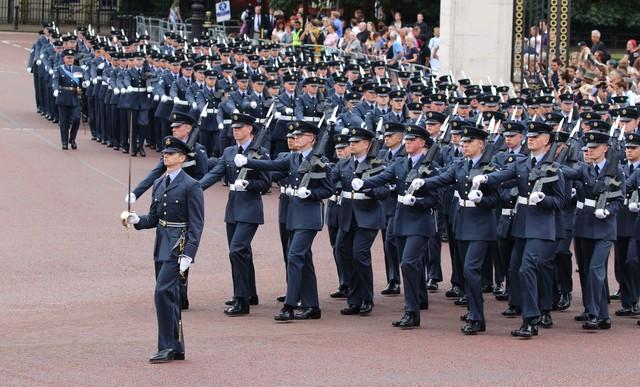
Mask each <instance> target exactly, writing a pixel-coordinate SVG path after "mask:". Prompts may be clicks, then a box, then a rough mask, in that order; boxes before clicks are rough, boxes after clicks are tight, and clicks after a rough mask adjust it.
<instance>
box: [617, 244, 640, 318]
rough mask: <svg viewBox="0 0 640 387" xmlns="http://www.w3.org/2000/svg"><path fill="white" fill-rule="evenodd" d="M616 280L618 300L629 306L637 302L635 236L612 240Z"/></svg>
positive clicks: (626, 306)
mask: <svg viewBox="0 0 640 387" xmlns="http://www.w3.org/2000/svg"><path fill="white" fill-rule="evenodd" d="M613 246H614V251H615V272H616V280H617V281H618V283H619V284H620V302H621V303H622V306H623V307H625V308H630V307H632V306H633V305H634V304H636V303H637V302H638V296H639V295H638V285H639V284H638V279H639V278H638V275H640V271H639V269H640V268H639V265H638V254H637V251H638V250H637V246H636V240H635V238H630V237H618V239H617V240H616V241H615V242H613Z"/></svg>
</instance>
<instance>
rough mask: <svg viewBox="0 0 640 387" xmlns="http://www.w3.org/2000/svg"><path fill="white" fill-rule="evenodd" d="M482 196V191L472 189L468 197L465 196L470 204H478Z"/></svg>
mask: <svg viewBox="0 0 640 387" xmlns="http://www.w3.org/2000/svg"><path fill="white" fill-rule="evenodd" d="M482 195H483V194H482V191H480V190H479V189H473V190H471V191H469V195H467V197H468V198H469V200H471V201H472V202H474V203H476V204H478V203H480V201H481V200H482Z"/></svg>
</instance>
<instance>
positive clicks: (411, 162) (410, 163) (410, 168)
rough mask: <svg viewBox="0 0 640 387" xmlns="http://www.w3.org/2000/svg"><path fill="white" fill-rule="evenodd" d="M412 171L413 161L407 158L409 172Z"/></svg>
mask: <svg viewBox="0 0 640 387" xmlns="http://www.w3.org/2000/svg"><path fill="white" fill-rule="evenodd" d="M412 169H413V159H412V158H411V157H409V170H412Z"/></svg>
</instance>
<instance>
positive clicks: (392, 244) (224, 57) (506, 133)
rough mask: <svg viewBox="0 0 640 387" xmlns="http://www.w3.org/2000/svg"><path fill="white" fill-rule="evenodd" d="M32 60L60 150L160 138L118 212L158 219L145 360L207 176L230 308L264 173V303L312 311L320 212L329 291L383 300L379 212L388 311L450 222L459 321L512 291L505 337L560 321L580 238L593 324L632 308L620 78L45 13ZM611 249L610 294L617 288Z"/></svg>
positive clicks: (432, 263) (40, 101) (179, 304)
mask: <svg viewBox="0 0 640 387" xmlns="http://www.w3.org/2000/svg"><path fill="white" fill-rule="evenodd" d="M27 70H28V71H29V72H30V73H32V74H33V79H34V90H35V100H36V107H37V111H38V112H39V113H40V114H42V115H43V116H44V117H46V118H47V119H48V120H49V121H51V122H55V123H58V124H59V127H60V134H61V146H62V149H64V150H67V149H68V148H69V147H71V148H72V149H77V146H78V144H77V141H76V140H77V132H78V129H79V127H80V125H81V123H86V125H87V126H88V127H89V130H90V133H91V139H92V140H94V141H96V142H99V143H101V144H104V145H105V146H106V147H109V148H112V149H113V150H115V151H121V152H123V153H130V155H129V156H130V157H133V156H141V157H145V156H146V152H147V151H149V150H155V151H157V152H164V153H163V155H162V158H161V160H160V162H159V163H158V165H157V166H156V167H155V168H154V169H153V170H152V171H151V172H150V173H149V175H148V176H147V177H146V178H145V179H143V180H142V181H141V182H140V183H139V184H138V185H137V186H136V187H135V189H133V191H132V192H131V193H129V194H128V195H127V197H126V201H127V203H128V204H132V203H134V202H135V201H136V200H137V199H138V198H139V197H140V196H141V195H143V193H144V192H146V191H147V190H148V189H149V188H152V187H153V193H152V195H153V200H152V206H151V209H150V213H149V215H145V216H138V215H136V214H135V213H128V214H127V216H125V217H123V222H124V224H131V225H135V228H137V229H143V228H154V227H155V228H156V229H157V231H156V246H155V252H154V257H155V261H156V279H157V286H156V307H157V311H158V324H159V325H158V326H159V339H158V352H157V353H156V354H154V355H153V357H152V358H151V361H152V362H164V361H169V360H173V359H184V341H183V335H182V318H181V313H180V310H181V309H182V310H184V309H188V308H189V300H188V291H187V289H188V273H189V266H190V264H191V263H193V260H194V258H195V252H196V250H197V246H198V243H199V240H200V234H201V232H202V228H203V222H204V220H203V216H202V213H203V206H204V204H203V201H202V190H205V189H207V188H209V187H211V186H212V185H214V184H215V183H217V182H221V183H222V185H224V186H225V187H227V188H226V189H229V196H228V201H227V206H226V209H225V215H224V222H225V224H226V231H227V239H228V250H229V254H228V255H229V260H230V263H231V272H232V278H233V296H232V297H231V298H230V299H229V300H228V301H227V302H226V304H227V305H228V307H227V308H226V309H225V311H224V313H225V314H227V315H229V316H240V315H247V314H249V313H250V306H254V305H258V304H259V298H258V291H257V284H256V275H255V268H254V262H253V259H254V254H253V251H252V246H251V241H252V239H253V237H254V236H255V234H256V232H257V230H258V226H259V225H261V224H263V223H264V211H263V203H262V196H263V195H265V194H267V193H268V192H271V187H272V185H273V183H274V182H275V183H276V184H277V186H278V188H279V193H280V197H279V203H280V204H279V209H278V221H279V224H280V229H279V231H280V239H281V245H282V254H283V259H284V263H285V273H286V295H284V296H281V297H278V301H279V302H282V303H283V306H282V309H281V310H280V312H279V313H277V314H276V315H275V316H274V319H275V320H276V321H291V320H305V319H319V318H321V315H322V314H321V305H320V301H321V299H322V297H320V295H319V293H318V287H317V282H316V273H315V268H314V264H313V254H312V246H313V241H314V240H315V239H316V237H318V235H319V231H321V230H322V228H323V227H324V225H325V224H326V225H327V228H328V233H329V240H330V243H331V246H332V252H333V257H332V258H333V259H334V260H335V264H336V271H337V278H336V284H337V289H336V290H335V291H334V292H333V293H331V294H330V297H332V298H339V299H344V300H345V306H344V308H343V309H342V310H341V311H340V313H342V314H344V315H368V314H370V313H372V312H373V310H374V301H375V300H374V299H375V296H374V295H375V293H376V291H375V290H374V281H373V278H374V276H373V270H372V267H373V261H374V260H376V259H382V257H378V256H377V255H376V254H375V253H373V252H372V249H371V247H372V245H373V243H374V241H375V239H376V238H377V236H378V234H379V231H380V235H381V238H382V242H383V247H384V248H383V255H384V264H385V269H386V283H385V284H384V287H383V289H382V290H381V292H380V293H381V294H382V295H386V296H391V295H397V294H400V293H401V289H403V291H404V300H405V305H404V306H405V313H404V314H403V316H401V318H400V319H398V320H394V321H393V322H392V324H393V326H395V327H399V328H411V327H417V326H420V323H421V311H422V310H426V309H428V308H429V300H428V299H429V292H432V293H433V292H437V291H438V284H439V282H442V281H443V280H444V278H443V275H442V269H441V256H440V254H441V249H442V242H443V241H444V242H447V248H448V251H449V255H450V258H451V267H452V272H451V277H450V278H448V281H449V282H450V283H451V286H450V287H449V288H448V289H447V290H446V292H445V296H446V297H447V298H451V299H452V300H453V302H454V303H455V304H456V305H460V306H463V307H465V308H466V312H465V313H463V314H462V315H461V316H460V318H461V320H463V322H464V324H463V326H462V327H461V330H462V332H463V333H464V334H468V335H472V334H477V333H479V332H484V331H485V330H486V329H487V323H486V317H485V313H484V308H483V297H484V296H483V294H486V293H493V295H494V296H495V298H496V299H497V300H501V301H506V302H507V303H506V308H505V310H504V312H502V315H504V316H505V317H520V318H521V319H522V322H521V324H520V325H519V326H518V327H515V329H514V330H513V331H512V332H511V334H512V335H513V336H515V337H521V338H531V337H533V336H537V335H538V334H539V331H538V328H552V327H553V326H554V323H553V319H552V312H554V311H564V310H567V309H568V308H570V306H571V305H572V300H573V297H572V294H573V287H574V286H573V281H572V274H573V271H574V266H573V261H574V260H573V257H574V256H575V262H576V266H577V269H578V271H579V278H580V288H581V294H582V302H583V305H582V308H581V309H582V310H581V313H580V314H578V315H577V316H576V317H575V320H576V321H579V322H581V323H582V327H583V328H584V329H587V330H598V329H609V328H610V327H611V318H610V316H609V313H608V303H609V300H610V299H618V298H619V299H620V302H621V304H622V307H621V308H620V309H618V310H616V311H615V315H616V316H638V315H640V306H639V305H638V298H639V297H640V285H639V282H640V264H639V261H638V253H637V252H638V241H639V240H640V238H639V237H640V235H639V233H640V224H639V222H638V215H637V213H638V212H639V210H640V204H639V200H638V190H639V188H640V177H639V176H638V173H640V172H638V166H639V165H640V135H639V133H638V123H639V121H640V113H639V110H638V108H637V107H636V106H635V102H634V101H630V100H629V99H628V98H627V97H626V96H622V95H608V96H607V99H606V100H600V99H598V100H597V101H596V100H591V99H585V98H582V97H581V96H580V95H578V94H572V93H564V94H561V95H558V94H557V92H556V91H555V90H553V89H552V88H548V87H546V86H545V87H532V88H529V87H528V86H527V87H526V88H521V89H519V90H514V89H512V88H510V87H509V86H505V85H500V86H498V85H492V84H484V85H483V84H482V81H480V80H478V84H475V83H474V82H473V81H472V80H471V79H469V78H465V79H457V80H456V79H454V78H453V77H452V75H446V76H440V77H437V76H435V75H431V74H427V73H424V72H423V71H412V70H410V69H407V68H404V67H402V65H394V66H388V65H386V63H385V62H383V61H378V60H369V59H366V58H364V59H363V58H354V57H351V56H349V55H342V54H340V55H338V54H336V53H329V52H325V51H323V50H320V49H316V48H308V47H295V48H294V47H281V46H280V45H279V44H277V43H272V42H268V41H260V42H257V43H256V42H252V41H248V40H233V39H226V38H225V39H216V40H213V39H211V38H210V37H209V36H206V35H204V36H201V37H198V38H197V39H193V40H189V41H187V40H185V39H184V38H183V37H182V36H181V35H179V34H176V33H174V32H167V33H166V34H165V36H164V41H163V42H160V43H159V44H158V45H153V44H151V42H150V38H149V36H148V35H146V34H145V35H136V37H127V36H125V35H124V33H123V32H122V31H120V32H119V31H116V30H115V29H113V28H112V29H111V31H110V33H109V34H107V35H98V34H95V32H94V31H92V30H91V29H90V28H89V29H88V28H86V27H78V28H77V29H76V31H74V32H73V33H67V34H60V33H59V31H58V29H57V28H55V25H54V24H47V25H45V26H44V28H43V30H42V31H41V33H40V36H39V38H38V40H37V41H36V42H35V43H34V45H33V49H32V50H31V54H30V56H29V59H28V64H27ZM534 86H538V85H534ZM182 172H184V173H182ZM174 186H175V187H179V189H175V190H174ZM612 250H613V256H614V262H613V265H614V267H615V280H616V282H617V283H618V285H619V288H618V289H617V291H614V290H613V289H609V288H608V278H607V267H608V265H609V259H608V258H609V255H610V252H611V251H612ZM401 285H402V287H401ZM296 309H297V310H298V312H295V310H296Z"/></svg>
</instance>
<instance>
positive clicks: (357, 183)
mask: <svg viewBox="0 0 640 387" xmlns="http://www.w3.org/2000/svg"><path fill="white" fill-rule="evenodd" d="M363 185H364V181H362V179H358V178H357V177H356V178H355V179H353V180H351V188H353V190H354V191H360V188H362V186H363Z"/></svg>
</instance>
